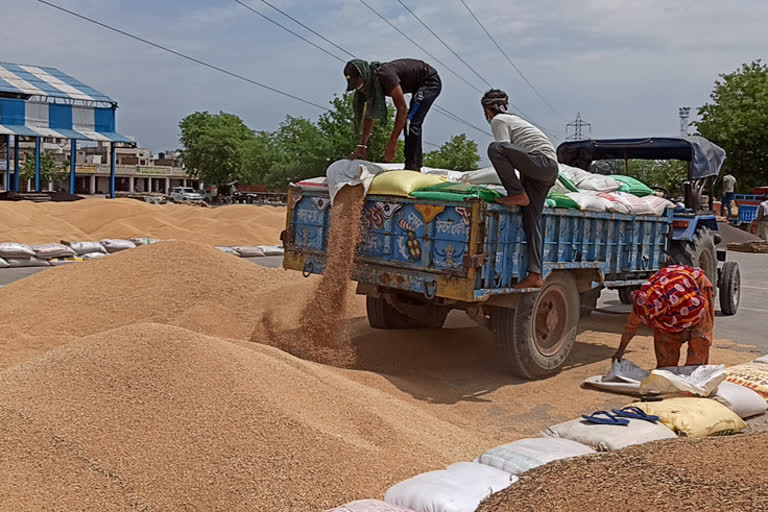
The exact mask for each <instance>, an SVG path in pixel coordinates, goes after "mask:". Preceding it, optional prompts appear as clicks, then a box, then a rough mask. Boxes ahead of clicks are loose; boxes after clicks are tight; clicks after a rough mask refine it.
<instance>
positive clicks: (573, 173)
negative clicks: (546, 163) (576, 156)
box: [558, 164, 592, 189]
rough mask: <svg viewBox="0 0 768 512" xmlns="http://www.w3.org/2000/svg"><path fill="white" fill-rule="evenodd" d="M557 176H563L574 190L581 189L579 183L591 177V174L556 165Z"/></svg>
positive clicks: (563, 165)
mask: <svg viewBox="0 0 768 512" xmlns="http://www.w3.org/2000/svg"><path fill="white" fill-rule="evenodd" d="M558 166H559V173H558V174H559V175H560V176H565V178H566V179H567V180H568V181H569V182H570V183H572V184H573V185H574V186H576V188H579V189H581V182H582V181H584V180H586V179H587V178H589V177H590V176H592V173H591V172H587V171H585V170H584V169H579V168H578V167H571V166H570V165H566V164H558Z"/></svg>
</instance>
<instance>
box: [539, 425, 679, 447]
mask: <svg viewBox="0 0 768 512" xmlns="http://www.w3.org/2000/svg"><path fill="white" fill-rule="evenodd" d="M628 421H629V424H628V425H626V426H622V425H598V424H595V423H589V422H587V421H586V420H584V419H581V418H579V419H576V420H571V421H566V422H565V423H560V424H559V425H554V426H551V427H549V428H548V429H546V430H545V431H544V435H546V436H550V437H561V438H563V439H570V440H571V441H576V442H577V443H581V444H585V445H587V446H590V447H592V448H594V449H595V450H598V451H601V452H607V451H613V450H620V449H622V448H626V447H627V446H632V445H635V444H644V443H650V442H651V441H659V440H661V439H674V438H675V437H677V436H676V435H675V433H674V432H673V431H672V430H670V429H669V428H667V427H665V426H664V425H662V424H661V423H651V422H650V421H645V420H634V419H629V420H628Z"/></svg>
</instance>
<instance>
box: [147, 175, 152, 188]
mask: <svg viewBox="0 0 768 512" xmlns="http://www.w3.org/2000/svg"><path fill="white" fill-rule="evenodd" d="M147 183H148V185H149V190H147V192H152V178H151V177H150V178H147Z"/></svg>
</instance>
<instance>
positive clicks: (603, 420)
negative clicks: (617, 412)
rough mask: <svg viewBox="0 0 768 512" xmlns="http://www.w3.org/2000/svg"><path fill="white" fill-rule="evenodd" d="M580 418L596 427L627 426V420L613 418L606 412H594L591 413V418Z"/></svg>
mask: <svg viewBox="0 0 768 512" xmlns="http://www.w3.org/2000/svg"><path fill="white" fill-rule="evenodd" d="M603 416H604V417H603ZM581 417H582V418H584V419H585V420H586V421H588V422H589V423H595V424H598V425H623V426H626V425H629V420H625V419H622V418H617V417H615V416H613V415H612V414H611V413H609V412H606V411H595V412H593V413H592V415H591V416H588V415H586V414H582V415H581Z"/></svg>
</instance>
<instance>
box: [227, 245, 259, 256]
mask: <svg viewBox="0 0 768 512" xmlns="http://www.w3.org/2000/svg"><path fill="white" fill-rule="evenodd" d="M234 249H235V252H237V254H238V255H239V256H240V257H241V258H259V257H261V256H264V251H262V250H261V247H253V246H250V245H240V246H237V247H234Z"/></svg>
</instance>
